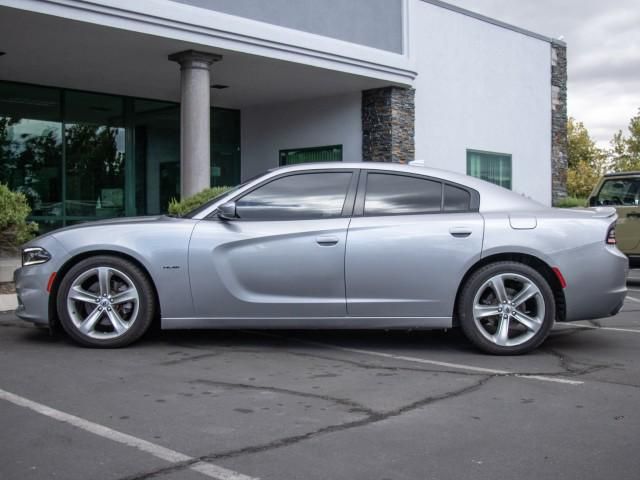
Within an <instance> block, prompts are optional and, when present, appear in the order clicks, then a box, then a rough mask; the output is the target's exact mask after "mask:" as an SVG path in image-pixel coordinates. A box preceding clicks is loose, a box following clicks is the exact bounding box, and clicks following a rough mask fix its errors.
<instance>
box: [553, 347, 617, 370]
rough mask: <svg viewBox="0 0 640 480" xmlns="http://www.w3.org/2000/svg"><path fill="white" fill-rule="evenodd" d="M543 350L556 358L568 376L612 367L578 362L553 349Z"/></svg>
mask: <svg viewBox="0 0 640 480" xmlns="http://www.w3.org/2000/svg"><path fill="white" fill-rule="evenodd" d="M541 350H542V351H544V352H545V353H548V354H549V355H551V356H553V357H555V358H556V359H557V360H558V363H559V366H560V368H562V370H563V371H564V374H566V375H567V376H572V377H578V376H582V375H587V374H589V373H593V372H597V371H599V370H603V369H605V368H609V367H610V365H606V364H593V363H587V362H582V361H579V360H576V359H574V358H572V357H570V356H569V355H567V354H566V353H563V352H560V351H559V350H557V349H554V348H551V347H542V348H541ZM580 365H582V367H580Z"/></svg>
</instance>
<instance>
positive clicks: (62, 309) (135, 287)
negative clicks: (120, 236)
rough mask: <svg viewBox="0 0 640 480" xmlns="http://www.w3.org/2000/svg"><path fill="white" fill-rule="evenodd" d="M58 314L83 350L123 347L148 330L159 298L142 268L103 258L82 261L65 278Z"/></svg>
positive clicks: (60, 291) (117, 258)
mask: <svg viewBox="0 0 640 480" xmlns="http://www.w3.org/2000/svg"><path fill="white" fill-rule="evenodd" d="M57 310H58V316H59V318H60V322H61V324H62V326H63V328H64V330H65V331H66V332H67V333H68V334H69V336H70V337H71V338H72V339H73V340H75V341H76V342H78V343H80V344H81V345H84V346H88V347H102V348H115V347H124V346H126V345H129V344H131V343H132V342H135V341H136V340H138V339H139V338H140V337H141V336H142V335H143V334H144V333H145V332H146V331H147V329H148V328H149V325H150V324H151V321H152V320H153V316H154V313H155V296H154V291H153V287H152V285H151V282H150V281H149V279H148V277H147V275H146V274H145V272H143V271H142V270H141V269H140V268H139V267H138V266H137V265H135V264H133V263H132V262H129V261H127V260H124V259H122V258H119V257H112V256H105V255H101V256H96V257H91V258H87V259H85V260H82V261H80V262H79V263H77V264H76V265H74V266H73V267H72V268H71V269H70V270H69V271H68V272H67V273H66V274H65V276H64V278H63V279H62V282H61V283H60V288H59V289H58V296H57Z"/></svg>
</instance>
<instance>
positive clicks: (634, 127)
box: [610, 108, 640, 172]
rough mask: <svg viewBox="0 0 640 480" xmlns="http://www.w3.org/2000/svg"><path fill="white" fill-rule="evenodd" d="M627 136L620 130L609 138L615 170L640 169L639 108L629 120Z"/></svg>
mask: <svg viewBox="0 0 640 480" xmlns="http://www.w3.org/2000/svg"><path fill="white" fill-rule="evenodd" d="M627 129H628V132H629V133H628V136H625V135H623V133H622V130H618V132H617V133H616V134H615V135H614V136H613V138H612V139H611V151H610V154H611V158H612V161H613V168H614V170H615V171H617V172H628V171H630V170H640V108H639V109H638V114H637V115H636V116H635V117H633V118H631V120H630V121H629V126H628V127H627Z"/></svg>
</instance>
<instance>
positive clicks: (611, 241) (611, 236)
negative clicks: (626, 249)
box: [606, 223, 618, 245]
mask: <svg viewBox="0 0 640 480" xmlns="http://www.w3.org/2000/svg"><path fill="white" fill-rule="evenodd" d="M606 241H607V245H616V244H617V243H618V242H616V224H615V223H614V224H613V225H611V226H610V227H609V231H608V232H607V240H606Z"/></svg>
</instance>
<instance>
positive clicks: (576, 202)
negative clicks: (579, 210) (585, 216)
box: [554, 197, 587, 208]
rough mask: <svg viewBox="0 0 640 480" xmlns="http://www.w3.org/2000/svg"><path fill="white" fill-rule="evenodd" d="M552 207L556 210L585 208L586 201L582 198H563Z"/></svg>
mask: <svg viewBox="0 0 640 480" xmlns="http://www.w3.org/2000/svg"><path fill="white" fill-rule="evenodd" d="M554 206H555V207H558V208H574V207H586V206H587V199H586V198H584V197H565V198H563V199H562V200H560V201H559V202H558V203H556V204H555V205H554Z"/></svg>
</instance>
